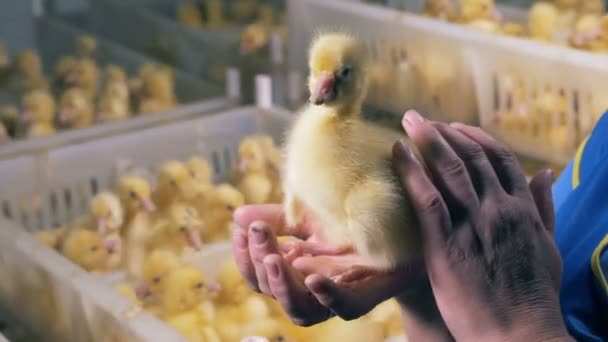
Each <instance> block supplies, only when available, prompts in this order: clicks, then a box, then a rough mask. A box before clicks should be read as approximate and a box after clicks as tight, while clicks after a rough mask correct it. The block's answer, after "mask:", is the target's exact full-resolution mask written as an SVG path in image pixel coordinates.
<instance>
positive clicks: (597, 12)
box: [424, 0, 608, 53]
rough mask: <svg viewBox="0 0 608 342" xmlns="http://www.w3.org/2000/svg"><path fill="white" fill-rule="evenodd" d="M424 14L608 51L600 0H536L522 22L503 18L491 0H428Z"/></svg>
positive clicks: (606, 18)
mask: <svg viewBox="0 0 608 342" xmlns="http://www.w3.org/2000/svg"><path fill="white" fill-rule="evenodd" d="M424 14H425V15H428V16H431V17H436V18H441V19H443V20H448V21H451V22H455V23H460V24H463V25H467V26H470V27H473V28H477V29H480V30H483V31H487V32H492V33H501V34H506V35H511V36H519V37H527V38H529V39H533V40H538V41H545V42H550V43H556V44H560V45H566V46H571V47H574V48H577V49H582V50H589V51H594V52H604V53H605V52H608V15H606V14H605V9H604V3H603V1H602V0H580V1H578V0H553V1H537V2H535V3H534V4H533V5H532V7H531V8H530V9H529V12H528V22H527V27H526V25H524V24H523V23H516V22H508V21H504V20H503V18H502V15H501V14H500V13H499V11H498V10H497V8H496V6H495V3H494V0H462V1H459V7H456V6H455V5H454V3H453V1H452V0H427V2H426V6H425V11H424Z"/></svg>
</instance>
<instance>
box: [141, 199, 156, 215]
mask: <svg viewBox="0 0 608 342" xmlns="http://www.w3.org/2000/svg"><path fill="white" fill-rule="evenodd" d="M141 205H142V206H143V207H144V209H146V210H147V211H149V212H153V211H155V210H156V206H155V205H154V202H152V200H151V199H149V198H142V199H141Z"/></svg>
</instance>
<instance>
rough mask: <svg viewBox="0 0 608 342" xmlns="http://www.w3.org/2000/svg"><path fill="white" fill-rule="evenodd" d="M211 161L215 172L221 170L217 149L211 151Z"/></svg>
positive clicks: (217, 172)
mask: <svg viewBox="0 0 608 342" xmlns="http://www.w3.org/2000/svg"><path fill="white" fill-rule="evenodd" d="M211 163H212V164H213V169H214V170H215V173H216V174H219V173H221V172H222V166H221V165H220V156H219V155H218V154H217V151H213V152H212V153H211Z"/></svg>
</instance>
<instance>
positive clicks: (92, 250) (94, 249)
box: [91, 246, 99, 252]
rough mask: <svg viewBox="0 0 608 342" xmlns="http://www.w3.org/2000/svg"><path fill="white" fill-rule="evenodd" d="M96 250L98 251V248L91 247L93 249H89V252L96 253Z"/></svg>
mask: <svg viewBox="0 0 608 342" xmlns="http://www.w3.org/2000/svg"><path fill="white" fill-rule="evenodd" d="M98 249H99V246H93V247H91V252H97V250H98Z"/></svg>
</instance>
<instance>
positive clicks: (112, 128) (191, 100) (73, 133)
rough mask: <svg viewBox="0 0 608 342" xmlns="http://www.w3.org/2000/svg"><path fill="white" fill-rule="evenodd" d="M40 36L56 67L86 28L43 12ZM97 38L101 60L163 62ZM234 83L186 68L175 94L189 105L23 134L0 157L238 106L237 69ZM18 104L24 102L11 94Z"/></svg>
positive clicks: (46, 57)
mask: <svg viewBox="0 0 608 342" xmlns="http://www.w3.org/2000/svg"><path fill="white" fill-rule="evenodd" d="M34 26H35V27H36V32H37V37H36V40H35V41H34V42H30V44H31V45H30V47H36V48H37V49H38V50H40V52H41V55H42V57H43V64H44V67H45V70H47V71H50V70H52V67H53V64H54V63H55V61H56V60H57V59H58V58H60V57H61V56H63V55H66V54H69V53H71V52H72V51H73V45H74V41H75V40H76V38H77V37H78V36H79V35H81V34H83V33H84V31H81V30H79V29H76V28H74V27H73V26H71V25H69V24H67V23H65V22H62V21H61V20H60V19H57V18H49V17H43V18H39V19H36V20H35V21H34ZM97 40H98V54H97V57H96V58H97V61H98V63H99V64H100V65H106V64H116V65H120V66H122V67H124V68H125V70H126V71H127V72H129V73H130V74H134V73H135V72H136V71H137V70H138V68H139V66H141V65H142V64H144V63H146V62H154V63H158V61H157V60H155V59H153V58H150V57H148V56H146V55H143V54H140V53H138V52H134V51H132V50H129V49H127V48H125V47H123V46H120V45H118V44H116V43H114V42H112V41H107V40H104V39H100V38H99V37H97ZM227 73H228V74H229V77H228V79H229V82H228V84H227V85H226V87H225V88H223V87H221V86H220V85H217V84H213V83H210V82H205V81H202V80H200V79H197V78H196V77H193V76H190V75H188V74H186V73H184V72H182V71H179V70H177V71H176V84H175V86H176V94H177V96H178V98H179V100H180V102H182V103H186V104H188V105H186V106H182V107H179V108H177V109H174V110H171V111H169V112H164V113H158V114H151V115H146V116H136V117H134V118H131V119H129V120H127V121H123V122H116V123H107V124H101V125H93V126H91V127H88V128H84V129H79V130H67V131H61V132H59V133H57V134H55V135H53V136H49V137H40V138H32V139H21V140H16V141H14V142H11V143H8V144H4V145H0V159H4V158H8V157H14V156H17V155H20V154H24V153H35V152H40V151H44V150H47V149H49V148H54V147H57V146H61V145H66V144H71V143H80V142H83V141H86V140H89V139H94V138H98V137H101V136H107V135H112V134H119V133H125V132H127V131H134V130H137V129H141V128H145V127H150V126H153V125H158V124H163V123H167V122H171V121H176V120H182V119H185V118H193V117H196V116H200V115H204V114H205V113H208V112H210V111H217V110H222V109H226V108H229V107H234V106H236V105H237V104H238V103H239V101H240V99H239V96H240V95H239V89H238V88H239V86H238V83H239V76H238V72H237V71H236V70H234V69H230V70H228V72H227ZM12 102H13V103H14V104H18V103H20V101H19V99H18V98H12Z"/></svg>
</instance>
